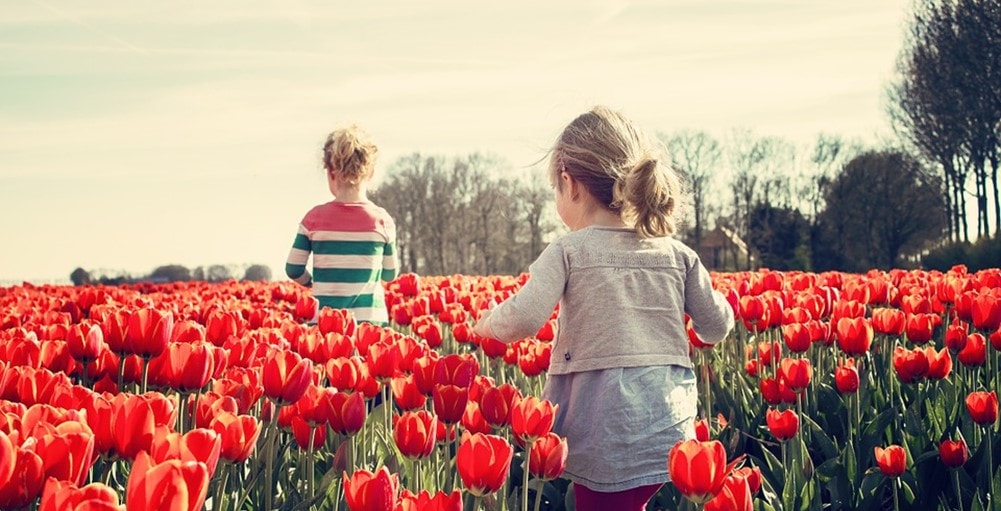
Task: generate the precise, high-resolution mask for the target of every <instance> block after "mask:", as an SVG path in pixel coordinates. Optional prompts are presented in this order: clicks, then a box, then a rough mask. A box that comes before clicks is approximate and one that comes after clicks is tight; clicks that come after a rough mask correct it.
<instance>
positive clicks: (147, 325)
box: [109, 308, 174, 360]
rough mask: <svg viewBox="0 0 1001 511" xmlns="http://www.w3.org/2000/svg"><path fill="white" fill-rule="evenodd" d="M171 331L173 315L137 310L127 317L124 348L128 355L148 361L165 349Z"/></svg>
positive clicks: (148, 309)
mask: <svg viewBox="0 0 1001 511" xmlns="http://www.w3.org/2000/svg"><path fill="white" fill-rule="evenodd" d="M173 330H174V315H173V313H171V312H163V311H159V310H156V309H151V308H144V309H139V310H137V311H134V312H132V314H130V315H129V323H128V328H127V329H126V330H125V348H126V350H128V352H129V353H133V354H136V355H139V356H140V357H143V358H145V359H147V360H148V359H150V358H153V357H155V356H157V355H159V354H160V353H162V352H163V350H165V349H166V348H167V342H168V341H170V337H171V334H172V333H173ZM109 344H110V342H109Z"/></svg>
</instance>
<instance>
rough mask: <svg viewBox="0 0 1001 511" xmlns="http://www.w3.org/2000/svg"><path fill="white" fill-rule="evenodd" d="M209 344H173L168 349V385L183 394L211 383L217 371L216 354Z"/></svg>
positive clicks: (215, 348)
mask: <svg viewBox="0 0 1001 511" xmlns="http://www.w3.org/2000/svg"><path fill="white" fill-rule="evenodd" d="M218 349H220V348H217V347H215V346H213V345H212V344H209V343H204V342H196V343H172V344H170V345H169V346H168V347H167V356H168V359H167V384H168V385H170V387H171V388H174V389H178V390H180V391H182V392H191V391H195V390H200V389H201V388H203V387H205V386H206V385H208V383H209V379H210V378H211V377H212V373H213V372H214V370H215V358H214V356H213V355H214V353H215V351H216V350H218Z"/></svg>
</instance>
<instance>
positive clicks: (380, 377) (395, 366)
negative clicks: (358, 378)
mask: <svg viewBox="0 0 1001 511" xmlns="http://www.w3.org/2000/svg"><path fill="white" fill-rule="evenodd" d="M402 358H403V354H402V353H401V352H400V345H399V344H397V343H396V342H394V341H386V342H378V343H375V344H372V345H371V346H369V347H368V353H367V355H366V356H365V363H366V364H367V365H368V369H369V371H371V373H372V377H374V378H375V379H376V381H378V382H379V383H388V382H389V380H390V379H391V378H393V377H395V376H397V375H399V374H400V373H401V372H402V370H401V369H400V360H401V359H402Z"/></svg>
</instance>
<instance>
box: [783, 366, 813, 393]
mask: <svg viewBox="0 0 1001 511" xmlns="http://www.w3.org/2000/svg"><path fill="white" fill-rule="evenodd" d="M779 375H781V377H782V380H784V381H785V383H786V385H788V386H789V390H791V391H793V392H795V393H799V392H802V391H803V390H805V389H806V388H807V387H808V386H810V379H811V378H812V377H813V367H812V366H811V365H810V360H809V359H806V358H786V359H782V362H781V363H780V364H779Z"/></svg>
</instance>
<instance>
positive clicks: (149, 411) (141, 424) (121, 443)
mask: <svg viewBox="0 0 1001 511" xmlns="http://www.w3.org/2000/svg"><path fill="white" fill-rule="evenodd" d="M111 404H112V416H111V421H112V431H114V435H115V437H114V447H115V451H116V452H117V453H118V455H119V456H122V457H123V458H127V459H134V458H135V456H136V454H138V453H139V452H140V451H148V450H149V448H150V445H151V444H152V443H153V436H154V434H155V432H156V413H155V412H154V410H153V404H152V403H151V402H150V401H149V400H148V399H144V398H143V397H142V396H130V395H126V394H118V395H117V396H115V398H114V399H113V400H112V402H111Z"/></svg>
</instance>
